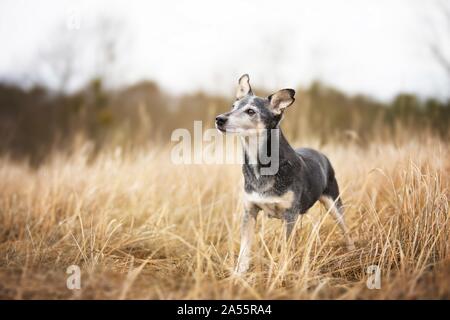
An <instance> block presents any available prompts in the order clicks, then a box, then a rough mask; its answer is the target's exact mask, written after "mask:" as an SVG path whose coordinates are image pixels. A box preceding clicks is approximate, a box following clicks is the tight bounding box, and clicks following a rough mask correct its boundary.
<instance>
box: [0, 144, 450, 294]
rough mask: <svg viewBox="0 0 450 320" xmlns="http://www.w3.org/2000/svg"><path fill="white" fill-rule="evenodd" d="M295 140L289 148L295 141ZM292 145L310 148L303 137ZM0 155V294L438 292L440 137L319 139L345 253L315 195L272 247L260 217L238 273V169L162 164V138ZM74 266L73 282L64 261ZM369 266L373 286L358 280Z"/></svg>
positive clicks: (444, 199) (446, 261) (444, 211)
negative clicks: (375, 269) (377, 280)
mask: <svg viewBox="0 0 450 320" xmlns="http://www.w3.org/2000/svg"><path fill="white" fill-rule="evenodd" d="M293 145H297V146H298V144H293ZM302 145H303V146H309V147H316V148H318V147H319V145H318V144H317V143H315V142H314V141H310V142H309V143H303V144H302ZM87 150H88V149H86V148H78V150H77V151H75V152H74V153H73V154H71V155H70V156H69V155H63V154H58V153H57V152H55V153H54V154H52V155H51V156H50V157H49V160H48V161H47V162H45V163H44V164H43V165H42V166H40V167H39V168H37V169H36V168H31V167H30V166H28V165H27V164H26V163H25V162H23V163H21V162H18V161H14V160H11V159H9V158H8V157H3V158H1V159H0V298H6V299H38V298H50V299H60V298H64V299H243V298H248V299H372V298H377V299H396V298H397V299H398V298H400V299H416V298H447V299H449V298H450V241H449V236H450V223H449V220H450V218H449V198H450V197H449V182H450V177H449V172H450V158H449V155H450V148H449V145H448V143H446V142H443V141H442V140H438V139H432V138H429V139H424V140H423V141H420V142H419V141H418V140H412V141H408V142H405V143H401V144H398V145H395V144H394V143H373V144H367V145H366V146H356V145H346V146H345V145H342V146H338V145H324V146H321V147H320V150H321V151H323V152H324V153H325V154H326V155H327V156H328V157H329V158H330V160H331V162H332V163H333V165H334V167H335V170H336V174H337V178H338V181H339V183H340V187H341V190H342V198H343V201H344V205H345V208H346V214H345V217H346V221H347V224H348V225H349V227H350V230H351V236H352V238H353V239H354V240H355V244H356V250H354V251H351V252H347V251H346V249H345V243H344V239H343V237H342V234H341V233H340V230H339V229H338V227H337V226H336V225H335V223H334V221H333V219H332V217H331V216H329V214H326V211H325V209H323V208H322V207H321V205H320V204H319V203H318V204H316V205H315V206H314V207H313V208H312V209H311V210H310V211H309V213H308V214H307V215H305V216H303V218H302V219H301V220H300V219H299V221H298V223H297V226H296V229H295V234H294V238H293V241H292V244H291V246H289V247H286V246H283V241H282V240H283V228H282V224H281V222H280V221H279V220H272V219H269V218H267V217H265V216H264V215H263V214H260V216H259V217H258V222H257V227H256V237H255V242H254V245H253V255H252V256H253V259H252V263H251V267H250V271H249V272H248V273H247V274H246V275H244V276H243V277H241V278H237V277H233V276H232V270H233V268H234V265H235V263H236V259H237V254H238V250H239V243H240V239H239V227H240V215H241V213H242V201H241V192H242V184H243V178H242V176H241V172H240V166H239V165H174V164H172V163H171V161H170V149H169V148H168V147H149V148H148V149H146V150H144V149H143V150H141V151H136V152H133V153H129V154H128V153H125V154H122V153H121V152H120V151H119V150H116V151H111V152H107V151H103V152H102V153H101V154H100V155H99V156H98V157H96V158H94V160H92V159H91V157H90V155H89V152H88V151H87ZM73 264H75V265H79V266H80V267H81V270H82V275H81V290H68V289H67V287H66V279H67V277H68V275H67V274H66V269H67V267H68V266H70V265H73ZM370 265H378V266H379V267H380V268H381V288H380V289H379V290H376V289H374V290H370V289H368V288H367V286H366V281H367V278H368V275H367V274H366V270H367V267H368V266H370Z"/></svg>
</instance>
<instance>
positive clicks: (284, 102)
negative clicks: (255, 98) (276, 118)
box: [268, 89, 295, 114]
mask: <svg viewBox="0 0 450 320" xmlns="http://www.w3.org/2000/svg"><path fill="white" fill-rule="evenodd" d="M294 95H295V91H294V90H292V89H282V90H280V91H278V92H275V93H274V94H271V95H270V96H269V97H268V99H269V102H270V108H271V109H272V111H273V112H274V113H276V114H280V113H282V112H283V110H284V109H286V108H287V107H289V106H290V105H291V104H293V103H294V101H295V98H294Z"/></svg>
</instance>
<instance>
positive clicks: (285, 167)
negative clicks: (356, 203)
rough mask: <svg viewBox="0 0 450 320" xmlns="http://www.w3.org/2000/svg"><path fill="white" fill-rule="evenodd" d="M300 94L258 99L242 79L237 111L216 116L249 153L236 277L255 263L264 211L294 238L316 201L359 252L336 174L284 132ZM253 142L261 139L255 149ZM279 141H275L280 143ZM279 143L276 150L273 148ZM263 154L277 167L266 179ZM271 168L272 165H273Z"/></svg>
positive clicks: (286, 92) (234, 108)
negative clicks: (294, 145) (346, 218)
mask: <svg viewBox="0 0 450 320" xmlns="http://www.w3.org/2000/svg"><path fill="white" fill-rule="evenodd" d="M294 95H295V91H294V90H292V89H282V90H279V91H278V92H276V93H274V94H272V95H270V96H268V97H266V98H263V97H258V96H256V95H254V94H253V92H252V88H251V86H250V78H249V76H248V75H247V74H244V75H243V76H241V77H240V78H239V81H238V88H237V92H236V101H235V102H234V104H233V106H232V110H231V111H230V112H227V113H223V114H221V115H219V116H217V117H216V119H215V125H216V128H217V129H218V130H219V131H221V132H222V133H231V132H232V133H237V134H238V135H239V136H240V137H241V142H242V145H243V150H244V163H243V166H242V172H243V175H244V215H243V217H242V225H241V246H240V250H239V257H238V262H237V265H236V268H235V273H237V274H242V273H245V272H246V271H247V270H248V268H249V264H250V250H251V245H252V239H253V234H254V229H255V224H256V218H257V215H258V213H259V212H260V211H264V212H265V213H267V214H268V215H269V216H270V217H274V218H279V219H283V220H284V224H285V238H286V240H288V239H289V237H290V235H291V233H292V229H293V227H294V225H295V222H296V220H297V217H298V216H299V215H300V214H305V213H306V212H307V211H308V209H309V208H311V207H312V206H313V205H314V204H315V203H316V202H317V201H320V202H321V203H322V204H323V205H324V206H325V208H326V209H327V210H328V211H330V212H331V213H332V215H333V217H334V218H335V220H336V222H337V224H338V225H339V227H340V229H341V230H342V232H343V234H344V237H345V239H346V243H347V248H348V249H349V250H353V249H354V244H353V241H352V239H351V238H350V236H349V232H348V229H347V226H346V224H345V221H344V216H343V214H344V211H343V206H342V201H341V198H340V194H339V187H338V183H337V181H336V178H335V173H334V169H333V167H332V166H331V163H330V161H329V160H328V158H327V157H326V156H325V155H324V154H322V153H320V152H319V151H316V150H313V149H309V148H300V149H296V150H294V149H293V148H292V147H291V146H290V145H289V143H288V142H287V140H286V138H285V137H284V135H283V133H282V132H281V129H280V122H281V120H282V118H283V114H284V111H285V109H286V108H287V107H289V106H291V105H292V104H293V103H294V101H295V98H294ZM249 137H256V138H257V139H256V140H257V142H256V143H254V144H253V147H252V145H251V144H250V143H249V140H250V139H249ZM275 140H276V141H275ZM273 142H276V147H275V148H274V147H273V144H274V143H273ZM263 150H265V151H267V152H268V153H270V154H271V155H272V156H273V155H274V154H276V155H277V157H278V158H277V159H274V158H273V157H271V159H270V160H271V162H274V161H275V160H276V161H277V162H278V165H277V166H276V168H277V170H276V171H275V172H272V173H271V174H263V170H264V169H267V167H268V163H267V162H265V163H263V162H262V153H263ZM269 165H271V163H269Z"/></svg>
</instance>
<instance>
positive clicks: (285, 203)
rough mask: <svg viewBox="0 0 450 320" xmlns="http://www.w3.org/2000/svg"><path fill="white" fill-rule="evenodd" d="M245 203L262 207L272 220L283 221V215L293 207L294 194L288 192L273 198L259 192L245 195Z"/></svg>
mask: <svg viewBox="0 0 450 320" xmlns="http://www.w3.org/2000/svg"><path fill="white" fill-rule="evenodd" d="M244 201H246V202H249V203H251V204H254V205H256V206H258V207H260V208H261V209H262V210H263V211H264V212H265V213H266V214H267V215H268V216H269V217H271V218H278V219H281V218H282V217H283V213H284V212H285V211H286V210H287V209H289V208H290V207H292V202H293V201H294V193H293V192H292V191H288V192H286V193H285V194H283V195H281V196H271V195H265V194H261V193H257V192H251V193H244Z"/></svg>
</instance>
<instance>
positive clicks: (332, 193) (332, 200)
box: [319, 179, 355, 250]
mask: <svg viewBox="0 0 450 320" xmlns="http://www.w3.org/2000/svg"><path fill="white" fill-rule="evenodd" d="M319 200H320V202H321V203H322V204H323V205H324V206H325V208H326V209H327V210H328V211H330V212H331V214H332V215H333V217H334V219H335V220H336V223H337V224H338V225H339V227H340V228H341V230H342V233H343V234H344V237H345V241H346V243H347V249H348V250H354V249H355V245H354V243H353V240H352V239H351V238H350V235H349V232H348V228H347V225H346V224H345V220H344V210H343V207H342V202H341V199H340V198H339V188H338V185H337V182H336V179H333V180H332V181H331V182H330V183H329V185H328V186H327V189H326V190H325V192H324V193H323V195H322V196H321V197H320V199H319Z"/></svg>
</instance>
